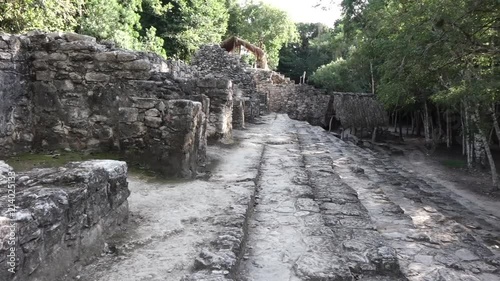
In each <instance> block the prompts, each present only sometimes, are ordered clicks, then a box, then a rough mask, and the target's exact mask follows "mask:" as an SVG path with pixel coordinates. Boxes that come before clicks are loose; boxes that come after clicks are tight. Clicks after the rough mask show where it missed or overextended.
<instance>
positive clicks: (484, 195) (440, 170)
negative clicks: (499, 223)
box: [391, 137, 500, 217]
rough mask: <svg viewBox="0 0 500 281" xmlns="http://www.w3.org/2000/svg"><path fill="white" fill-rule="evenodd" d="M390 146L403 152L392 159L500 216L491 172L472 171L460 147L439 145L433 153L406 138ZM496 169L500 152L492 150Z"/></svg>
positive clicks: (419, 140)
mask: <svg viewBox="0 0 500 281" xmlns="http://www.w3.org/2000/svg"><path fill="white" fill-rule="evenodd" d="M391 146H394V147H397V148H398V149H401V150H403V151H404V155H394V156H393V157H392V158H393V160H395V161H397V162H398V163H400V164H401V165H403V167H404V168H405V169H407V170H409V171H411V172H413V173H415V174H418V175H419V176H421V177H426V178H430V179H433V180H434V181H436V182H437V183H439V184H441V185H443V186H445V187H447V188H448V189H449V190H450V191H453V192H455V193H456V194H458V195H460V196H462V197H465V198H467V199H468V200H471V201H473V202H475V203H476V204H479V205H482V206H484V207H485V208H487V209H488V210H490V211H491V212H492V213H495V215H496V216H498V217H500V191H499V190H497V191H492V185H491V175H490V173H489V170H488V169H475V170H469V169H467V167H466V159H465V157H464V156H462V151H461V147H460V146H458V145H457V146H453V147H452V148H446V146H439V147H436V148H434V149H432V150H430V151H429V150H426V149H425V148H424V140H423V139H422V138H408V137H406V138H405V141H404V142H403V143H392V144H391ZM493 155H494V157H495V160H496V165H497V170H499V171H500V151H493Z"/></svg>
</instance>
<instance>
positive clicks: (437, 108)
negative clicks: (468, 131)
mask: <svg viewBox="0 0 500 281" xmlns="http://www.w3.org/2000/svg"><path fill="white" fill-rule="evenodd" d="M436 111H437V123H438V130H439V131H438V133H437V134H434V135H435V136H437V137H438V139H437V140H436V142H439V143H441V137H442V136H443V126H442V125H441V112H440V111H439V105H437V104H436Z"/></svg>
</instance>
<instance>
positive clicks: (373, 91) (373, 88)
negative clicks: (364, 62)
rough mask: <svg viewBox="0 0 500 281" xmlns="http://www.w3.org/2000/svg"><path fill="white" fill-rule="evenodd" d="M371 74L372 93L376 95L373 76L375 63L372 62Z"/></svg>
mask: <svg viewBox="0 0 500 281" xmlns="http://www.w3.org/2000/svg"><path fill="white" fill-rule="evenodd" d="M370 74H371V76H372V94H374V95H375V78H374V77H373V64H372V62H370Z"/></svg>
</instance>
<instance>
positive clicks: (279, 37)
mask: <svg viewBox="0 0 500 281" xmlns="http://www.w3.org/2000/svg"><path fill="white" fill-rule="evenodd" d="M228 3H229V5H228V7H229V11H230V22H229V26H230V28H229V29H228V32H227V34H226V36H228V37H229V36H231V35H235V36H238V37H241V38H243V39H244V40H247V41H249V42H250V43H252V44H255V45H256V46H258V47H259V48H262V49H264V51H265V52H266V54H267V59H268V64H269V67H270V68H273V69H274V68H276V66H277V65H278V62H279V52H280V49H281V47H282V46H284V45H286V44H288V43H290V42H293V41H294V40H296V39H297V38H298V33H297V29H296V27H295V24H294V23H293V22H292V21H291V20H290V18H289V17H288V15H287V14H286V13H285V12H284V11H281V10H279V9H277V8H274V7H272V6H269V5H267V4H263V3H262V2H259V3H254V2H252V1H250V2H249V3H247V4H246V5H244V6H240V5H237V4H236V2H235V1H228Z"/></svg>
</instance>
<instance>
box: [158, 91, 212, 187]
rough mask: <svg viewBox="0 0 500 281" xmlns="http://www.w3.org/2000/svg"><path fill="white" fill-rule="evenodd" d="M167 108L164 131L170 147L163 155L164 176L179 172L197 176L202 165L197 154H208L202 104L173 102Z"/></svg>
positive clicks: (167, 104)
mask: <svg viewBox="0 0 500 281" xmlns="http://www.w3.org/2000/svg"><path fill="white" fill-rule="evenodd" d="M165 105H166V109H165V115H164V116H163V120H164V122H165V123H164V124H165V125H164V126H163V127H162V128H161V129H162V136H163V139H164V141H165V144H167V150H163V151H162V152H163V153H162V154H161V162H162V164H163V165H164V166H163V169H164V172H165V173H166V174H171V173H172V172H175V171H180V174H181V175H182V176H184V177H192V176H195V175H196V172H197V167H198V166H199V164H200V163H199V160H200V157H199V156H198V154H199V153H201V152H203V153H204V151H205V148H204V147H203V143H202V142H203V140H204V139H206V136H205V135H204V134H205V131H204V128H205V124H204V122H206V119H205V117H204V115H205V114H204V113H203V107H202V104H201V103H199V102H194V101H190V100H170V101H167V102H166V104H165ZM200 148H201V149H200ZM177 173H179V172H177Z"/></svg>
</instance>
